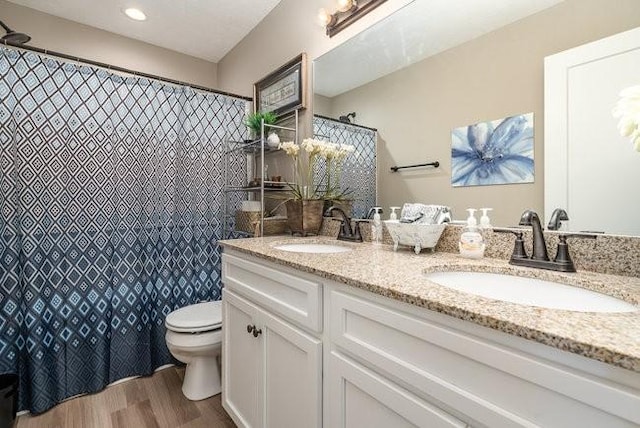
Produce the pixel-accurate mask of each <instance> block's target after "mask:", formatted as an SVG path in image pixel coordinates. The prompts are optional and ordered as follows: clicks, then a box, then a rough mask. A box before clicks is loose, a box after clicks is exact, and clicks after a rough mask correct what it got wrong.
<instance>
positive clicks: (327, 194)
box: [278, 138, 355, 200]
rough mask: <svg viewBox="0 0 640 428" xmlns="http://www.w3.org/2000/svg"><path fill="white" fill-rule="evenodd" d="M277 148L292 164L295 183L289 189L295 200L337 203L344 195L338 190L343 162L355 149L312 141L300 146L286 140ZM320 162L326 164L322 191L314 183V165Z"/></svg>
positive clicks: (311, 139) (308, 139)
mask: <svg viewBox="0 0 640 428" xmlns="http://www.w3.org/2000/svg"><path fill="white" fill-rule="evenodd" d="M278 148H280V150H283V151H284V152H285V153H286V154H287V155H289V156H291V157H292V158H293V161H294V176H295V181H296V182H295V184H294V185H293V186H291V191H292V193H293V197H294V199H334V200H338V199H340V198H342V197H343V196H344V192H342V191H341V189H340V176H341V175H342V171H341V168H342V163H343V162H344V160H345V159H346V158H347V156H348V155H349V154H350V153H352V152H353V151H354V150H355V147H353V146H351V145H348V144H336V143H332V142H330V141H324V140H318V139H315V138H305V139H304V140H303V141H302V143H301V144H300V145H298V144H296V143H295V142H293V141H287V142H283V143H280V145H279V146H278ZM301 149H302V150H303V151H304V152H305V153H306V154H307V156H306V158H305V159H303V158H301V157H300V156H299V155H300V150H301ZM320 159H323V160H324V161H325V162H326V169H327V173H326V186H324V189H322V188H321V187H323V186H321V185H320V184H316V183H314V171H315V166H316V164H317V162H318V160H320ZM332 179H333V180H332ZM322 181H324V180H322ZM332 181H333V183H332Z"/></svg>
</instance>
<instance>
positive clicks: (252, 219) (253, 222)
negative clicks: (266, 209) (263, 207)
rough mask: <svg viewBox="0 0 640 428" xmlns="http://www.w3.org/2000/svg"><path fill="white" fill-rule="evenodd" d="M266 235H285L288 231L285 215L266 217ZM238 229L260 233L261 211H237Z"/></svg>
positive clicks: (255, 233)
mask: <svg viewBox="0 0 640 428" xmlns="http://www.w3.org/2000/svg"><path fill="white" fill-rule="evenodd" d="M263 229H264V230H263V234H262V235H264V236H269V235H283V234H284V233H285V232H286V231H287V218H286V217H284V216H275V217H265V218H264V224H263ZM236 230H240V231H242V232H247V233H252V234H253V236H255V237H258V236H261V235H260V211H257V212H256V211H241V210H238V211H236Z"/></svg>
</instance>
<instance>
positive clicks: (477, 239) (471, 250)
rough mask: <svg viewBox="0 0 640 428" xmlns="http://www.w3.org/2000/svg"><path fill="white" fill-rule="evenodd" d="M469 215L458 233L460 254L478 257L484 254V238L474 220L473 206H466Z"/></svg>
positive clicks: (473, 257) (471, 257)
mask: <svg viewBox="0 0 640 428" xmlns="http://www.w3.org/2000/svg"><path fill="white" fill-rule="evenodd" d="M467 211H468V212H469V217H468V218H467V225H466V226H465V228H464V229H463V230H462V235H460V243H459V244H458V247H459V248H460V255H461V256H462V257H466V258H469V259H479V258H482V257H483V256H484V240H483V239H482V234H481V233H480V230H479V229H478V221H477V220H476V216H475V212H476V210H475V209H474V208H468V209H467Z"/></svg>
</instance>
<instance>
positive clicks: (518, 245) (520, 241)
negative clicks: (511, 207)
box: [493, 227, 529, 260]
mask: <svg viewBox="0 0 640 428" xmlns="http://www.w3.org/2000/svg"><path fill="white" fill-rule="evenodd" d="M493 231H494V232H498V233H513V234H514V235H516V241H515V244H514V245H513V253H511V260H513V259H528V258H529V256H528V255H527V252H526V250H525V249H524V231H523V230H522V229H509V228H500V227H494V228H493Z"/></svg>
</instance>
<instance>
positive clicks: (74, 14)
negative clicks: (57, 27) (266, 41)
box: [9, 0, 280, 62]
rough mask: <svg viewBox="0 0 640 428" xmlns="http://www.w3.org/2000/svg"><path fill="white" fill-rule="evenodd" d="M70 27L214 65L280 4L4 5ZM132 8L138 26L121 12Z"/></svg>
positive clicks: (112, 1)
mask: <svg viewBox="0 0 640 428" xmlns="http://www.w3.org/2000/svg"><path fill="white" fill-rule="evenodd" d="M9 1H11V2H12V3H16V4H20V5H23V6H27V7H30V8H32V9H36V10H39V11H41V12H45V13H48V14H51V15H55V16H58V17H61V18H65V19H69V20H71V21H75V22H79V23H82V24H86V25H90V26H92V27H97V28H100V29H103V30H106V31H110V32H112V33H116V34H120V35H122V36H126V37H131V38H133V39H136V40H141V41H143V42H147V43H150V44H152V45H156V46H161V47H163V48H167V49H171V50H174V51H177V52H181V53H184V54H187V55H191V56H194V57H197V58H202V59H205V60H208V61H213V62H218V61H219V60H220V59H221V58H222V57H223V56H224V55H225V54H226V53H227V52H229V51H230V50H231V48H233V47H234V46H235V45H236V44H237V43H238V42H240V40H242V39H243V38H244V36H246V35H247V34H248V33H249V32H250V31H251V30H252V29H253V28H254V27H255V26H256V25H257V24H258V23H259V22H260V21H261V20H262V19H263V18H264V17H265V16H266V15H267V14H268V13H269V12H270V11H271V10H272V9H273V8H274V7H275V6H276V5H277V4H278V3H279V2H280V0H46V1H43V0H9ZM129 7H136V8H138V9H140V10H142V11H143V12H144V13H145V14H146V15H147V20H146V21H143V22H137V21H133V20H131V19H129V18H127V16H126V15H124V13H123V12H122V10H124V9H126V8H129Z"/></svg>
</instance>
